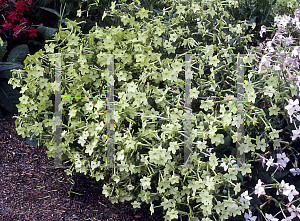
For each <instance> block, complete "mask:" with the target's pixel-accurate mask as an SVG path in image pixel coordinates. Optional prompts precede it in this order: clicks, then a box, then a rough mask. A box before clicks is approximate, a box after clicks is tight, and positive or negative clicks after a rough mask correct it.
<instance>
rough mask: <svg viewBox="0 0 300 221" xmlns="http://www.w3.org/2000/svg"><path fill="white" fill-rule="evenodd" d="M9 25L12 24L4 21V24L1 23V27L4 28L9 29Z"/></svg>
mask: <svg viewBox="0 0 300 221" xmlns="http://www.w3.org/2000/svg"><path fill="white" fill-rule="evenodd" d="M11 26H12V24H11V23H8V22H5V24H3V25H2V27H3V28H4V29H5V30H7V29H10V28H11Z"/></svg>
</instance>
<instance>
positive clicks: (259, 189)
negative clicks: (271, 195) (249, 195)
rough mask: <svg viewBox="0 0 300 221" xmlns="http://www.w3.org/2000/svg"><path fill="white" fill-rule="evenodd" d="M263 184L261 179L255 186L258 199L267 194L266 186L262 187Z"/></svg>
mask: <svg viewBox="0 0 300 221" xmlns="http://www.w3.org/2000/svg"><path fill="white" fill-rule="evenodd" d="M261 184H262V182H261V180H260V179H259V180H258V183H257V184H256V186H255V194H257V195H258V197H259V196H260V195H263V194H266V192H265V188H264V186H262V185H261Z"/></svg>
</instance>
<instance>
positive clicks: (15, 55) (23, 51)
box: [6, 44, 30, 64]
mask: <svg viewBox="0 0 300 221" xmlns="http://www.w3.org/2000/svg"><path fill="white" fill-rule="evenodd" d="M29 53H30V52H29V48H28V46H27V45H26V44H22V45H18V46H17V47H15V48H14V49H12V50H11V52H10V53H9V55H8V57H7V60H6V61H7V62H14V63H20V64H22V63H23V61H24V60H25V58H26V57H27V55H29Z"/></svg>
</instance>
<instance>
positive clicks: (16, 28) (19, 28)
mask: <svg viewBox="0 0 300 221" xmlns="http://www.w3.org/2000/svg"><path fill="white" fill-rule="evenodd" d="M23 27H24V26H19V25H17V26H16V27H15V28H14V29H13V30H14V31H15V32H20V30H21V29H22V28H23Z"/></svg>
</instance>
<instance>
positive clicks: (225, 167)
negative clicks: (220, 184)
mask: <svg viewBox="0 0 300 221" xmlns="http://www.w3.org/2000/svg"><path fill="white" fill-rule="evenodd" d="M230 158H233V156H232V155H230V156H229V159H226V158H222V163H221V165H220V166H221V167H223V168H224V171H227V169H228V164H231V165H232V164H233V163H235V162H236V160H234V159H230Z"/></svg>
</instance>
